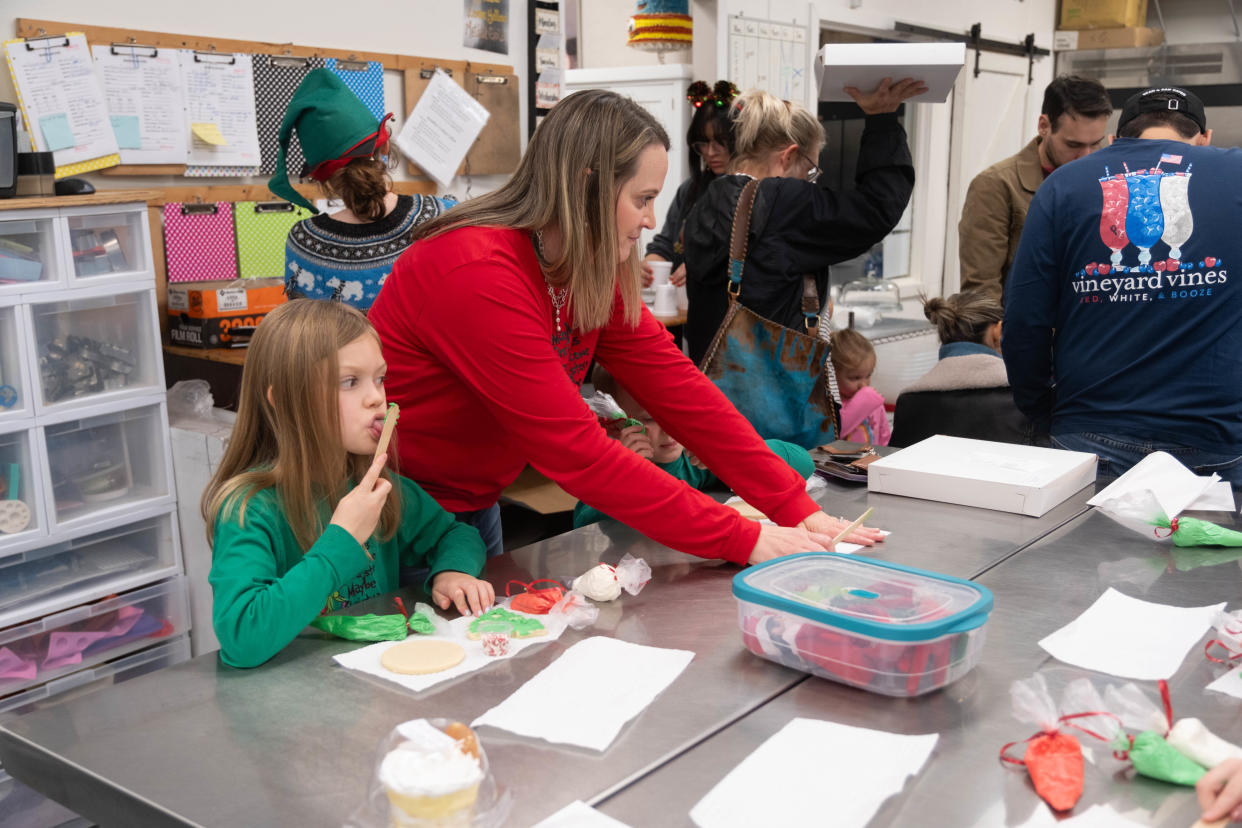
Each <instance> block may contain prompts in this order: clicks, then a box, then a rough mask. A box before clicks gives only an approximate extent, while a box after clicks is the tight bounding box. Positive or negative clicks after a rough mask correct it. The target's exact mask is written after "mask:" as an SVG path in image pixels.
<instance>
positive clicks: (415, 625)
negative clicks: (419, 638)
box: [409, 612, 436, 635]
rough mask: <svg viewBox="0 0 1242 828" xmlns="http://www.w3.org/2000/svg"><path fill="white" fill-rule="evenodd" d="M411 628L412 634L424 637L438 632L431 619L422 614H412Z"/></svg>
mask: <svg viewBox="0 0 1242 828" xmlns="http://www.w3.org/2000/svg"><path fill="white" fill-rule="evenodd" d="M409 628H410V630H411V631H412V632H416V633H421V634H422V635H431V634H432V633H433V632H435V631H436V626H435V624H432V623H431V619H430V618H428V617H427V616H426V615H423V614H422V613H421V612H412V613H410V620H409Z"/></svg>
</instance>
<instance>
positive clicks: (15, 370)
mask: <svg viewBox="0 0 1242 828" xmlns="http://www.w3.org/2000/svg"><path fill="white" fill-rule="evenodd" d="M3 226H4V225H3V224H0V227H3ZM21 318H22V317H21V315H20V314H18V312H17V308H16V307H13V306H9V307H0V422H3V421H5V420H17V419H22V418H24V417H29V416H31V415H32V414H33V413H34V409H33V407H32V406H31V404H30V383H29V380H28V379H27V378H26V363H25V360H24V359H23V357H22V354H23V347H22V342H23V340H24V337H23V336H22V331H21V330H20V329H19V328H18V325H20V324H21V322H20V320H21Z"/></svg>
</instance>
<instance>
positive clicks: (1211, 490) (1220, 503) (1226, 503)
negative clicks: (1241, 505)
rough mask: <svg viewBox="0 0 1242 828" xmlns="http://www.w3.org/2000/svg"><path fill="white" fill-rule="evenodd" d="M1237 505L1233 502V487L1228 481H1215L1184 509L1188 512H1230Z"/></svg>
mask: <svg viewBox="0 0 1242 828" xmlns="http://www.w3.org/2000/svg"><path fill="white" fill-rule="evenodd" d="M1236 505H1237V504H1235V503H1234V501H1233V486H1231V485H1230V484H1229V481H1228V480H1217V481H1216V482H1215V483H1213V484H1212V485H1210V486H1208V487H1207V488H1206V489H1204V490H1203V494H1201V495H1199V497H1197V498H1196V499H1195V502H1194V503H1191V504H1190V505H1189V506H1187V507H1186V511H1188V512H1232V511H1233V510H1234V507H1235V506H1236Z"/></svg>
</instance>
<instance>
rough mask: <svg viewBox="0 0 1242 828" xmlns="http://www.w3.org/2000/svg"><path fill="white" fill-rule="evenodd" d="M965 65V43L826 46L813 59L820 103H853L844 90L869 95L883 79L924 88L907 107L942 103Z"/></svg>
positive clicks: (830, 44) (836, 44)
mask: <svg viewBox="0 0 1242 828" xmlns="http://www.w3.org/2000/svg"><path fill="white" fill-rule="evenodd" d="M965 62H966V45H965V44H964V43H829V44H827V45H826V46H823V47H821V48H820V50H819V53H818V54H816V56H815V72H816V75H817V79H818V81H819V99H820V100H821V101H852V100H853V98H851V97H850V96H849V94H848V93H846V92H845V90H844V89H843V87H846V86H853V87H855V88H857V89H861V90H862V91H864V92H870V91H871V90H872V89H875V88H876V87H877V86H879V85H880V81H882V80H884V79H885V78H892V79H893V81H894V82H896V81H899V80H902V79H903V78H917V79H919V80H921V81H923V82H924V83H925V84H926V85H927V90H928V91H926V92H924V93H923V94H921V95H917V96H915V97H913V98H911V99H910V103H944V102H945V100H946V99H948V97H949V90H951V89H952V88H953V84H954V83H955V82H956V81H957V75H958V73H959V72H960V71H961V70H962V66H963V64H965Z"/></svg>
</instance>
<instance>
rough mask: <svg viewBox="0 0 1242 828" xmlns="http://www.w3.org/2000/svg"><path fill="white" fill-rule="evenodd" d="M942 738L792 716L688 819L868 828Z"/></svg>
mask: <svg viewBox="0 0 1242 828" xmlns="http://www.w3.org/2000/svg"><path fill="white" fill-rule="evenodd" d="M939 738H940V736H939V735H938V734H935V733H932V734H928V735H926V736H899V735H897V734H895V733H884V732H883V731H879V730H866V729H864V728H860V727H849V726H847V725H841V724H836V723H834V722H825V721H820V720H818V719H793V720H792V721H790V722H789V724H787V725H785V726H784V727H783V728H781V729H780V730H779V731H778V732H777V733H776V735H774V736H772V737H771V738H770V739H768V740H767V741H766V742H764V743H763V744H762V745H760V746H759V747H758V748H757V749H756V750H755V752H754V753H752V754H750V756H747V757H746V758H745V759H743V760H742V762H741V764H739V765H738V766H737V767H736V768H734V769H733V770H732V771H730V772H729V774H728V775H727V776H726V777H725V778H724V779H722V780H720V782H719V783H717V785H716V787H714V788H712V789H711V791H709V792H708V794H707V796H705V797H703V798H702V799H700V800H699V803H698V804H697V805H695V806H694V809H693V810H691V811H690V818H691V819H692V820H694V823H695V825H698V826H699V828H753V826H757V825H828V824H831V825H833V826H834V828H852V826H858V828H862V826H865V825H866V824H867V823H868V822H869V821H870V820H871V818H872V817H873V816H875V812H876V811H877V810H879V807H880V805H881V804H883V802H884V800H886V799H888V798H889V797H890V796H892V795H893V794H895V793H898V792H899V791H900V790H901V789H902V788H903V787H904V786H905V784H906V778H907V777H909V776H910V775H911V774H915V773H918V772H919V770H920V769H921V768H922V767H923V765H924V764H925V763H926V762H927V758H928V757H929V756H930V755H931V752H932V749H933V748H934V747H935V746H936V740H937V739H939Z"/></svg>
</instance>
